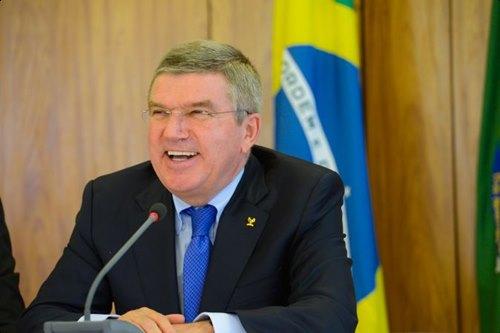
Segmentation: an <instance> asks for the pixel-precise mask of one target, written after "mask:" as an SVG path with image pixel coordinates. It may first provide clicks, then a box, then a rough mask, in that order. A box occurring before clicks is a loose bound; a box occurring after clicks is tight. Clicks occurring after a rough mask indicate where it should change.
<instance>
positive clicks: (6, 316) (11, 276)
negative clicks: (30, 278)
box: [0, 201, 24, 333]
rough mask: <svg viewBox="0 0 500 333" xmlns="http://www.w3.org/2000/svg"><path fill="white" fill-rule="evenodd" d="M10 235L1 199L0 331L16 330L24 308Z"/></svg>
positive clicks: (4, 332)
mask: <svg viewBox="0 0 500 333" xmlns="http://www.w3.org/2000/svg"><path fill="white" fill-rule="evenodd" d="M14 266H15V261H14V258H13V257H12V249H11V246H10V237H9V231H8V230H7V226H6V225H5V220H4V214H3V207H2V201H0V332H2V333H6V332H14V323H15V322H16V320H17V319H18V318H19V316H20V315H21V312H22V311H23V309H24V302H23V299H22V297H21V294H20V293H19V274H17V273H14Z"/></svg>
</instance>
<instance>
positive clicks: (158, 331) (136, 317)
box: [119, 308, 208, 333]
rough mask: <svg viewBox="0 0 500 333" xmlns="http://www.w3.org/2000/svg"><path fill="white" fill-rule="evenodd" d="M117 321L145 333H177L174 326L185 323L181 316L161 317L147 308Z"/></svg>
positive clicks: (129, 313)
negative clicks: (132, 325) (133, 326)
mask: <svg viewBox="0 0 500 333" xmlns="http://www.w3.org/2000/svg"><path fill="white" fill-rule="evenodd" d="M119 320H123V321H127V322H129V323H131V324H134V325H135V326H137V327H139V328H140V329H141V330H142V331H143V332H145V333H176V332H178V331H177V328H174V325H176V324H184V321H185V320H184V316H183V315H181V314H170V315H163V314H161V313H159V312H156V311H154V310H151V309H149V308H140V309H137V310H132V311H129V312H127V313H125V314H124V315H123V316H120V318H119ZM181 332H184V331H181ZM200 332H201V331H200ZM207 332H208V331H207Z"/></svg>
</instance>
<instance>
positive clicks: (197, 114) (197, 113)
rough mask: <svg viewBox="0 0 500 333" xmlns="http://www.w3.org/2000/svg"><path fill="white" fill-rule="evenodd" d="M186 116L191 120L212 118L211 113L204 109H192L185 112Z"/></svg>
mask: <svg viewBox="0 0 500 333" xmlns="http://www.w3.org/2000/svg"><path fill="white" fill-rule="evenodd" d="M187 115H188V116H189V117H192V118H200V119H202V118H208V117H210V116H212V112H210V111H208V110H204V109H192V110H189V111H188V112H187Z"/></svg>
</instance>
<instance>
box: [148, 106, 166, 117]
mask: <svg viewBox="0 0 500 333" xmlns="http://www.w3.org/2000/svg"><path fill="white" fill-rule="evenodd" d="M170 113H171V112H170V110H165V109H159V108H154V109H151V110H149V114H150V116H151V117H152V118H156V119H158V118H165V117H167V116H169V115H170Z"/></svg>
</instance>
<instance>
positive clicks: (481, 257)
mask: <svg viewBox="0 0 500 333" xmlns="http://www.w3.org/2000/svg"><path fill="white" fill-rule="evenodd" d="M476 237H477V239H476V241H477V243H476V247H477V283H478V299H479V318H480V327H481V332H482V333H499V332H500V0H493V9H492V13H491V28H490V36H489V49H488V61H487V69H486V84H485V90H484V106H483V118H482V126H481V139H480V147H479V163H478V178H477V229H476Z"/></svg>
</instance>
